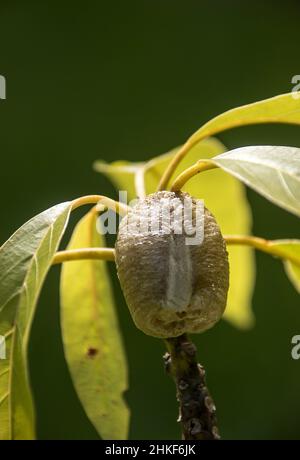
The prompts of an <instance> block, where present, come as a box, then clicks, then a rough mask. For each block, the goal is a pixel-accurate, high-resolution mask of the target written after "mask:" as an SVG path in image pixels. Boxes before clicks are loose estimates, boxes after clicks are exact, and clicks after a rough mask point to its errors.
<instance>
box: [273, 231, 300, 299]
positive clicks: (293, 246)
mask: <svg viewBox="0 0 300 460" xmlns="http://www.w3.org/2000/svg"><path fill="white" fill-rule="evenodd" d="M270 245H271V246H276V249H277V250H279V251H280V252H281V254H282V255H281V257H284V255H286V257H287V259H286V260H284V267H285V271H286V274H287V276H288V278H289V279H290V281H291V283H292V284H293V286H294V287H295V289H296V290H297V291H298V292H299V294H300V240H275V241H272V242H271V243H270ZM289 257H290V258H292V259H293V261H290V260H288V258H289Z"/></svg>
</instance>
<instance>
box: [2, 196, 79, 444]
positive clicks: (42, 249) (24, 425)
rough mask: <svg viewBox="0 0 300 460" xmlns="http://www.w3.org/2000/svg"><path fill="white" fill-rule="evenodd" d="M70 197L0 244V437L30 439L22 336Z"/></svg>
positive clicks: (25, 342) (24, 338)
mask: <svg viewBox="0 0 300 460" xmlns="http://www.w3.org/2000/svg"><path fill="white" fill-rule="evenodd" d="M70 210H71V203H62V204H59V205H57V206H54V207H52V208H50V209H48V210H47V211H44V212H42V213H41V214H39V215H37V216H36V217H34V218H33V219H31V220H30V221H28V222H27V223H25V224H24V225H23V226H22V227H21V228H19V229H18V230H17V231H16V232H15V233H14V234H13V235H12V237H11V238H10V239H9V240H8V241H7V242H6V243H5V244H4V245H3V246H2V247H1V248H0V335H2V336H4V337H5V338H6V355H7V359H1V360H0V439H1V440H3V439H34V437H35V415H34V407H33V401H32V395H31V388H30V381H29V375H28V357H27V348H28V338H29V334H30V329H31V324H32V320H33V317H34V313H35V309H36V303H37V299H38V296H39V293H40V290H41V287H42V285H43V282H44V279H45V277H46V274H47V272H48V270H49V268H50V266H51V263H52V259H53V256H54V254H55V252H56V251H57V248H58V246H59V243H60V240H61V238H62V235H63V233H64V230H65V227H66V224H67V222H68V218H69V214H70Z"/></svg>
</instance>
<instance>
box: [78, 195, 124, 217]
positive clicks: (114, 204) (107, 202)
mask: <svg viewBox="0 0 300 460" xmlns="http://www.w3.org/2000/svg"><path fill="white" fill-rule="evenodd" d="M86 204H97V205H99V206H103V207H104V208H109V209H112V210H113V211H115V212H116V213H118V214H120V215H122V216H123V215H126V214H127V213H128V211H129V209H130V208H129V206H127V205H126V204H125V203H121V202H119V201H115V200H112V199H111V198H108V197H106V196H103V195H87V196H82V197H80V198H77V199H75V200H74V201H73V202H72V211H74V210H75V209H77V208H79V207H80V206H84V205H86ZM101 210H102V209H101Z"/></svg>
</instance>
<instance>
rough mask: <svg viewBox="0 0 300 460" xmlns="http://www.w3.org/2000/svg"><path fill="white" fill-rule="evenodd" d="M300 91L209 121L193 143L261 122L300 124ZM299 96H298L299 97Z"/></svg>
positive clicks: (193, 138) (236, 110)
mask: <svg viewBox="0 0 300 460" xmlns="http://www.w3.org/2000/svg"><path fill="white" fill-rule="evenodd" d="M299 94H300V93H295V92H293V93H287V94H281V95H280V96H276V97H272V98H269V99H264V100H262V101H259V102H254V103H252V104H247V105H243V106H241V107H236V108H234V109H231V110H228V111H227V112H224V113H222V114H221V115H218V116H217V117H215V118H213V119H212V120H210V121H208V122H207V123H206V124H205V125H203V126H202V127H201V128H200V129H199V130H198V131H196V132H195V133H194V134H193V135H192V136H191V137H190V141H191V142H192V143H194V142H198V140H201V139H203V138H205V137H208V136H213V135H215V134H217V133H219V132H221V131H225V130H226V129H231V128H236V127H237V126H245V125H253V124H259V123H290V124H297V125H299V124H300V98H299ZM297 96H298V97H297Z"/></svg>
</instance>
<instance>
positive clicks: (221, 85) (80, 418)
mask: <svg viewBox="0 0 300 460" xmlns="http://www.w3.org/2000/svg"><path fill="white" fill-rule="evenodd" d="M299 23H300V4H299V1H296V0H295V1H292V0H286V1H285V2H282V1H264V2H262V1H258V0H251V1H243V2H241V1H230V0H228V1H226V2H225V1H222V0H219V1H215V0H206V1H201V0H185V1H178V0H163V1H161V0H136V1H133V0H127V1H126V2H125V1H120V0H119V1H111V2H104V1H89V0H87V1H85V2H79V1H77V2H76V1H75V2H74V1H72V2H71V1H63V2H62V1H43V2H41V1H26V2H24V1H16V0H9V1H8V0H7V1H6V0H1V1H0V74H1V75H4V76H5V77H6V80H7V100H6V101H2V100H1V101H0V126H1V135H0V155H1V164H0V173H1V182H0V184H1V220H0V241H1V243H2V242H3V241H4V240H5V239H7V238H8V237H9V235H10V234H11V233H12V232H13V231H14V230H15V229H16V228H17V227H18V226H20V225H21V224H22V223H23V222H24V221H26V220H27V219H29V218H30V217H31V216H33V215H34V214H36V213H38V212H40V211H42V210H44V209H46V208H47V207H49V206H51V205H53V204H55V203H58V202H62V201H64V200H69V199H71V198H74V197H77V196H80V195H83V194H91V193H101V194H107V195H109V196H115V191H114V190H113V188H112V186H111V185H110V184H109V182H108V181H107V180H106V179H105V178H103V177H101V176H100V175H98V174H96V173H94V172H93V170H92V163H93V161H94V160H95V159H97V158H102V159H106V160H107V161H112V160H117V159H129V160H145V159H148V158H150V157H151V156H153V155H157V154H160V153H163V152H165V151H167V150H168V149H170V148H172V147H174V146H177V145H178V144H180V143H182V142H183V141H184V140H185V139H186V138H187V137H188V136H189V135H190V134H191V133H192V132H193V131H195V130H196V129H197V128H198V127H199V126H200V125H201V124H202V123H204V122H205V121H207V120H208V119H209V118H211V117H212V116H214V115H216V114H218V113H221V112H223V111H225V110H226V109H229V108H232V107H235V106H238V105H241V104H245V103H248V102H254V101H256V100H259V99H264V98H267V97H270V96H273V95H277V94H280V93H284V92H289V91H290V90H291V88H292V84H291V79H292V76H293V75H295V74H300V64H299ZM220 138H221V140H222V141H223V142H224V143H225V144H226V145H227V147H229V148H233V147H237V146H242V145H249V144H260V143H262V144H263V143H265V144H279V145H280V144H282V145H294V146H298V147H300V129H299V127H292V126H277V125H276V126H274V125H273V126H271V125H267V126H258V127H248V128H240V129H236V130H233V131H230V132H226V133H224V134H222V136H220ZM221 193H222V191H221V190H220V194H221ZM248 196H249V200H250V202H251V205H252V208H253V214H254V233H255V234H257V235H260V236H265V237H267V238H285V237H296V238H297V237H298V238H299V236H300V232H299V231H300V225H299V219H297V218H296V217H293V216H291V215H289V214H288V213H286V212H284V211H282V210H280V209H279V208H276V207H275V206H273V205H272V204H270V203H269V202H267V201H265V200H264V199H263V198H261V197H260V196H258V195H256V194H255V193H254V192H251V191H249V192H248ZM233 205H234V204H233ZM79 216H80V212H79V211H78V212H77V213H76V215H75V216H74V217H75V220H77V219H78V218H79ZM72 223H73V224H74V220H73V221H72ZM68 234H70V233H68ZM66 240H67V238H66ZM256 260H257V285H256V290H255V295H254V299H253V305H254V307H253V308H254V311H255V315H256V319H257V321H256V326H255V328H254V329H252V330H250V331H247V332H242V331H239V330H237V329H235V328H233V327H232V326H231V325H229V324H228V323H226V322H224V321H222V322H221V323H219V324H218V325H217V326H216V327H215V328H213V329H212V330H211V331H209V332H207V333H205V334H204V335H199V336H195V337H194V340H195V342H196V343H197V346H198V349H199V358H200V360H201V362H202V363H203V364H204V365H205V367H206V369H207V375H208V384H209V387H210V390H211V392H212V394H213V396H214V399H215V402H216V405H217V409H218V419H219V423H220V430H221V434H222V436H223V438H234V439H243V438H244V439H245V438H247V439H248V438H249V439H261V438H273V439H278V438H284V439H287V438H296V439H300V361H293V360H292V358H291V344H290V342H291V338H292V336H293V335H294V334H300V309H299V296H298V295H297V293H296V291H295V290H294V289H293V288H292V286H291V285H290V283H289V281H288V280H287V278H286V276H285V274H284V272H283V270H282V266H281V263H280V262H279V261H275V260H273V259H271V258H269V257H268V256H266V255H264V254H257V255H256ZM110 268H111V271H112V275H113V281H114V287H115V293H116V301H117V307H118V314H119V317H120V322H121V326H122V331H123V334H124V341H125V344H126V350H127V354H128V360H129V368H130V389H129V391H128V393H127V396H126V397H127V400H128V402H129V404H130V407H131V410H132V420H131V429H130V437H131V438H132V439H155V438H156V439H172V438H173V439H174V438H177V439H178V437H179V426H178V425H177V424H176V422H175V420H176V417H177V403H176V401H175V389H174V385H173V382H172V381H171V380H170V379H169V378H168V377H167V376H165V375H164V371H163V365H162V360H161V355H162V353H163V352H164V347H163V344H162V343H161V341H159V340H157V339H153V338H151V337H147V336H145V335H144V334H142V333H141V332H139V331H138V330H137V329H136V328H135V327H134V325H133V323H132V321H131V318H130V317H129V314H128V311H127V307H126V305H125V303H124V300H123V298H122V295H121V292H120V289H119V286H118V282H117V280H116V276H115V273H114V269H113V266H110ZM58 281H59V268H55V269H52V270H51V273H50V275H49V277H48V280H47V282H46V286H45V289H44V290H43V294H42V296H41V301H40V304H39V310H38V314H37V318H36V321H35V324H34V330H33V337H32V340H31V362H32V365H31V374H32V381H33V386H34V392H35V398H36V403H37V409H38V433H39V437H40V438H42V439H54V438H56V439H78V438H80V439H94V438H96V439H97V433H96V432H95V430H94V429H93V427H92V425H91V424H90V423H89V421H88V420H87V418H86V416H85V414H84V412H83V410H82V408H81V405H80V403H79V401H78V399H77V397H76V394H75V392H74V389H73V387H72V383H71V380H70V376H69V373H68V370H67V368H66V364H65V361H64V358H63V353H62V344H61V336H60V327H59V298H58ZM241 308H242V305H241Z"/></svg>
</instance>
